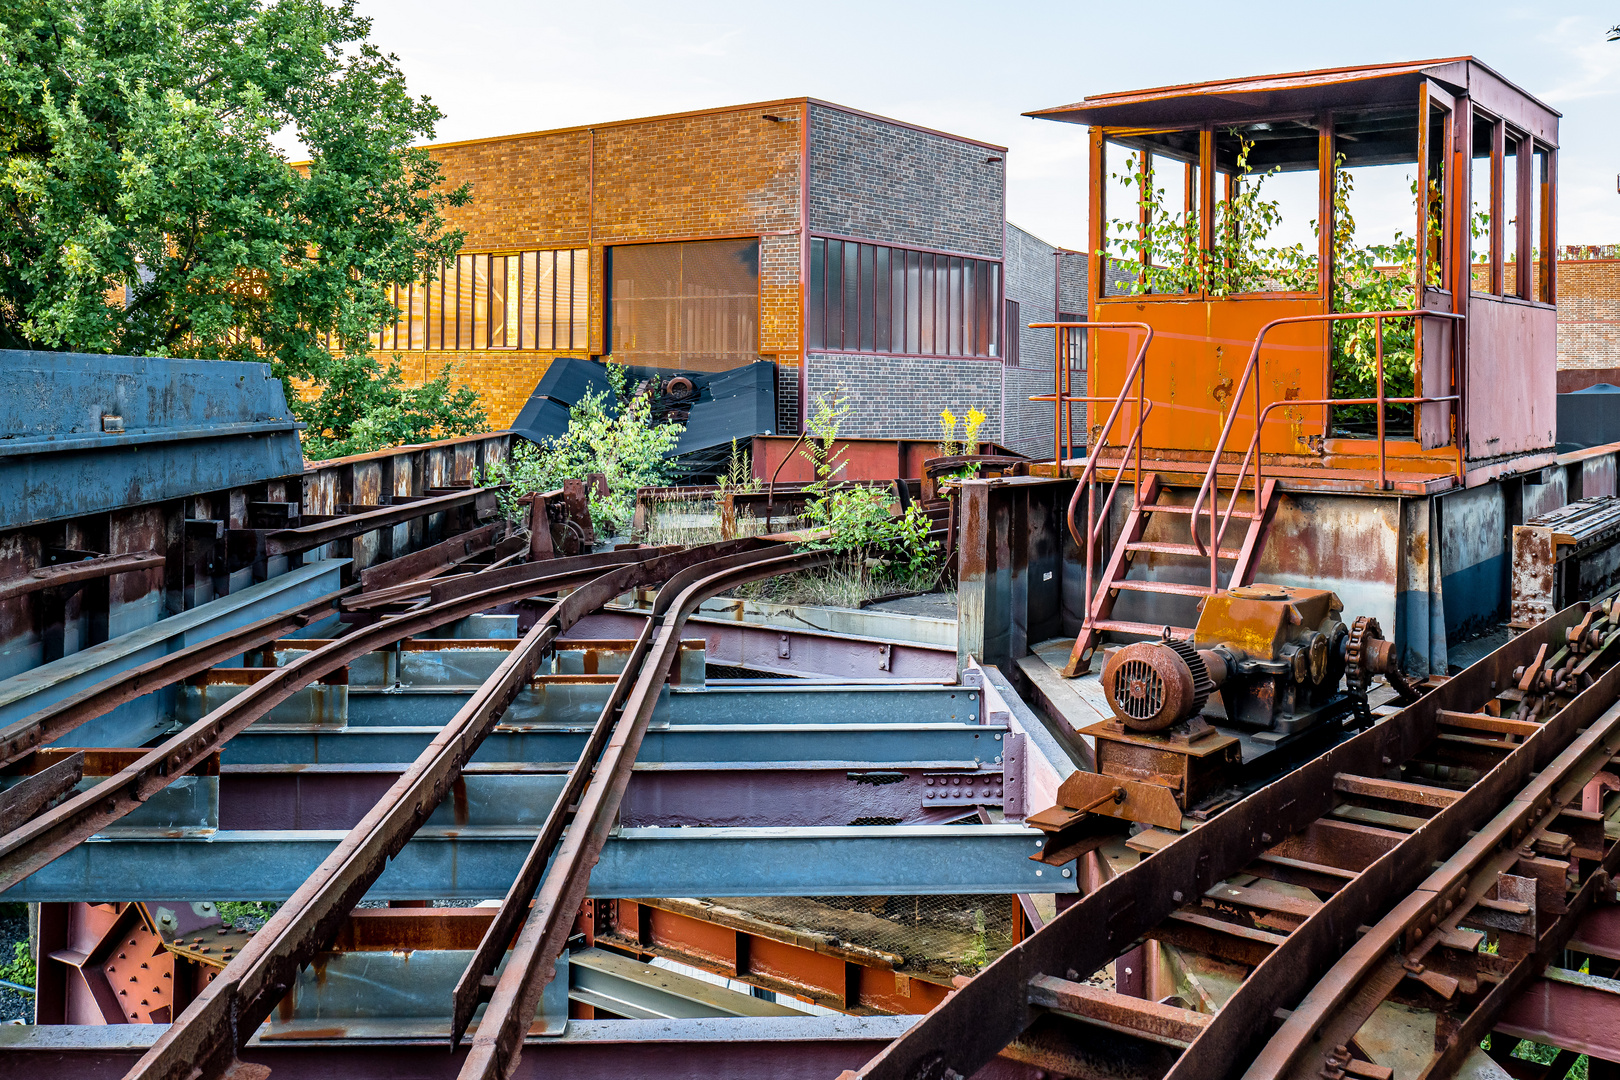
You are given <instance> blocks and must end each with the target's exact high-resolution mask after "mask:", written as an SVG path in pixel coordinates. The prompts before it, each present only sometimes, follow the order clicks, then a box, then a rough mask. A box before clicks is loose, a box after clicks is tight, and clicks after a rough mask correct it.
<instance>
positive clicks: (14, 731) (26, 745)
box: [0, 585, 359, 766]
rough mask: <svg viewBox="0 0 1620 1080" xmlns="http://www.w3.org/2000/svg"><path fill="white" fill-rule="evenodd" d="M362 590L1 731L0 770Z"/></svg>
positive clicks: (250, 628)
mask: <svg viewBox="0 0 1620 1080" xmlns="http://www.w3.org/2000/svg"><path fill="white" fill-rule="evenodd" d="M357 589H359V586H358V585H351V586H349V587H348V588H346V589H340V590H338V591H337V592H333V593H327V594H326V595H325V596H321V597H317V598H316V599H314V600H311V601H309V602H308V603H305V604H301V605H298V606H296V607H291V608H288V609H287V610H285V611H281V612H278V613H277V614H275V615H271V616H269V617H267V618H263V619H259V620H257V621H256V622H250V623H248V624H247V625H245V626H239V627H237V628H236V629H234V630H227V631H225V632H224V633H222V634H215V635H214V636H213V637H211V638H208V639H207V640H206V641H199V642H197V643H196V644H195V645H188V646H186V647H185V648H183V649H179V650H176V651H175V652H172V653H169V654H167V655H165V656H160V657H158V658H157V659H156V660H150V661H148V662H147V663H144V664H141V665H140V666H138V667H133V668H130V669H129V670H127V671H123V672H120V673H119V674H117V675H115V676H113V677H112V678H110V679H107V680H105V681H103V682H100V683H97V684H96V685H95V686H91V687H88V688H87V689H84V690H81V691H79V692H78V693H77V694H73V695H72V696H70V697H66V698H63V699H62V700H61V701H58V702H55V703H53V704H51V705H49V706H47V707H45V708H43V709H41V710H39V711H38V712H36V713H32V714H30V715H28V716H25V717H23V718H22V719H21V720H18V721H16V722H15V723H13V724H9V725H7V726H6V727H4V728H0V766H4V765H9V764H11V763H12V762H14V761H17V760H18V759H20V758H23V757H26V756H27V755H28V754H30V753H32V752H33V751H34V750H36V749H38V748H39V747H42V746H49V745H50V744H51V743H53V742H55V741H56V740H57V739H60V738H61V737H62V736H63V735H66V734H67V733H68V732H70V731H72V730H73V729H74V728H77V727H79V726H80V725H81V724H84V723H87V722H88V721H91V720H94V719H95V718H96V717H98V716H105V715H106V714H107V713H110V712H112V711H113V710H114V709H116V708H118V706H120V705H123V704H126V703H128V702H131V701H134V700H135V699H136V698H139V697H144V696H146V695H147V694H150V693H152V692H153V691H154V690H161V689H162V688H163V687H165V686H168V685H170V684H171V683H175V682H178V681H180V680H181V679H184V678H186V677H187V676H190V675H195V674H197V673H198V672H201V671H207V670H208V669H209V668H211V667H214V666H216V665H218V664H220V663H223V662H224V661H226V660H230V659H232V658H234V657H237V656H240V655H242V653H244V652H249V651H251V650H253V649H256V648H258V647H259V646H261V645H266V644H268V643H270V642H272V641H274V640H276V639H277V638H281V637H285V636H286V635H287V634H289V633H291V632H292V631H294V630H301V629H303V628H304V627H306V626H308V625H309V624H310V623H312V622H314V621H316V619H317V618H319V617H320V616H322V615H323V614H329V613H332V612H335V611H336V610H337V603H338V600H339V599H341V598H342V597H345V596H348V595H350V594H351V593H353V592H355V591H356V590H357Z"/></svg>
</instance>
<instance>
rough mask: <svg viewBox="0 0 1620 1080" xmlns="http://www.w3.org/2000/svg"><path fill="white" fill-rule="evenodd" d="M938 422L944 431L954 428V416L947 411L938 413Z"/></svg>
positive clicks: (942, 410) (943, 410)
mask: <svg viewBox="0 0 1620 1080" xmlns="http://www.w3.org/2000/svg"><path fill="white" fill-rule="evenodd" d="M939 422H940V423H941V424H944V425H945V429H946V430H947V431H949V430H950V429H951V428H954V427H955V426H956V414H955V413H953V412H951V410H949V409H941V410H940V411H939Z"/></svg>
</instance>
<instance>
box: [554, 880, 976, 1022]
mask: <svg viewBox="0 0 1620 1080" xmlns="http://www.w3.org/2000/svg"><path fill="white" fill-rule="evenodd" d="M585 908H586V912H587V915H589V916H590V917H591V920H592V924H593V926H594V928H595V934H596V940H597V941H598V942H607V943H609V944H612V945H614V946H617V947H619V948H623V949H630V950H634V951H636V952H638V953H641V954H643V955H650V956H661V957H665V958H667V959H670V960H677V961H679V962H681V963H683V964H690V965H692V966H693V967H697V968H702V969H703V970H705V971H711V972H713V973H714V974H716V975H722V976H725V977H727V978H733V979H743V980H746V981H747V982H749V983H752V984H754V985H756V986H762V987H764V988H765V989H767V990H775V991H778V992H781V993H787V994H795V995H798V996H801V997H808V998H810V999H811V1000H813V1001H815V1002H816V1003H817V1004H818V1005H823V1006H826V1007H827V1008H830V1009H839V1010H844V1011H849V1010H853V1009H860V1010H862V1011H867V1010H870V1011H874V1012H880V1013H891V1014H906V1013H925V1012H927V1011H928V1010H929V1009H932V1008H933V1007H934V1006H935V1005H938V1004H939V1003H940V1002H941V1001H943V1000H945V995H946V994H948V993H949V992H950V990H951V987H950V984H949V983H948V982H946V981H944V980H943V978H942V977H939V976H935V975H932V974H931V975H928V976H919V975H916V974H911V973H908V972H906V971H901V970H899V969H900V968H902V967H904V966H905V963H906V958H905V957H903V956H899V955H897V954H895V953H890V952H885V951H883V950H881V949H874V948H868V947H865V946H861V945H854V944H851V943H850V942H847V941H841V940H839V939H838V938H836V937H834V936H832V935H830V934H826V933H817V932H814V931H811V930H807V929H805V928H803V927H798V926H794V927H788V926H782V925H778V924H776V923H773V922H771V921H769V920H767V919H763V918H760V917H758V916H756V915H752V914H750V913H749V912H746V911H740V910H737V909H735V908H731V907H727V906H726V905H725V904H724V903H723V902H711V901H705V900H680V899H673V900H672V899H660V900H587V901H585Z"/></svg>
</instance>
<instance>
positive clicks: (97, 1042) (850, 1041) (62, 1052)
mask: <svg viewBox="0 0 1620 1080" xmlns="http://www.w3.org/2000/svg"><path fill="white" fill-rule="evenodd" d="M919 1019H920V1017H916V1016H802V1017H801V1016H782V1017H729V1016H728V1017H708V1018H704V1019H699V1020H571V1021H569V1023H568V1034H566V1035H564V1036H562V1037H561V1038H547V1037H544V1036H540V1037H536V1036H533V1035H531V1036H530V1037H529V1038H528V1039H526V1040H525V1041H524V1045H523V1057H522V1058H521V1059H520V1060H519V1061H518V1064H517V1068H516V1069H515V1071H514V1072H513V1074H512V1076H513V1080H542V1078H545V1080H550V1078H552V1077H558V1076H566V1077H568V1078H569V1080H624V1078H625V1077H645V1076H656V1077H658V1078H659V1080H713V1078H715V1077H727V1076H769V1077H772V1078H773V1080H827V1078H828V1077H831V1076H836V1075H838V1073H839V1072H840V1071H841V1070H844V1069H858V1068H860V1067H861V1066H862V1065H864V1064H865V1063H866V1062H867V1061H869V1060H870V1059H871V1057H872V1055H873V1054H876V1053H877V1052H878V1051H880V1050H882V1049H883V1048H884V1047H885V1046H887V1045H888V1044H889V1043H890V1042H892V1041H893V1040H894V1039H896V1038H899V1037H900V1036H901V1035H903V1034H905V1032H906V1031H907V1030H908V1029H909V1028H910V1027H911V1026H912V1025H913V1024H915V1023H916V1022H917V1021H918V1020H919ZM165 1030H166V1028H164V1026H163V1025H161V1024H103V1025H100V1026H97V1027H84V1026H76V1025H75V1026H68V1025H49V1024H47V1025H44V1026H40V1027H35V1026H32V1025H27V1026H23V1025H16V1026H13V1025H0V1074H3V1075H6V1076H72V1077H76V1078H81V1080H103V1078H105V1080H118V1078H119V1077H122V1076H123V1075H124V1074H125V1073H126V1072H127V1071H128V1070H129V1068H130V1067H131V1066H132V1065H134V1064H135V1062H136V1060H137V1059H138V1058H139V1057H140V1056H141V1055H142V1054H143V1053H145V1052H146V1050H147V1049H148V1048H150V1047H151V1045H152V1043H153V1042H155V1041H156V1040H157V1038H158V1036H159V1035H160V1034H162V1033H163V1031H165ZM329 1034H330V1033H328V1035H329ZM466 1055H467V1051H466V1046H465V1044H463V1047H462V1049H460V1050H455V1051H447V1050H446V1047H445V1044H444V1043H443V1042H440V1043H439V1044H437V1045H436V1046H435V1047H434V1048H433V1049H431V1050H428V1051H426V1052H424V1048H423V1047H422V1046H420V1045H412V1044H410V1043H396V1044H393V1045H386V1044H381V1045H380V1044H378V1043H377V1042H375V1041H370V1040H366V1039H363V1038H356V1039H353V1040H345V1039H342V1038H331V1037H326V1038H315V1037H311V1038H310V1039H308V1040H299V1041H297V1042H280V1041H278V1040H275V1039H265V1038H262V1037H261V1036H260V1035H255V1036H254V1037H253V1038H252V1039H251V1040H249V1042H248V1045H247V1047H246V1048H245V1049H244V1050H243V1051H242V1059H243V1060H244V1061H250V1062H258V1063H261V1064H265V1065H268V1066H269V1067H270V1068H271V1070H272V1073H273V1075H274V1076H275V1078H276V1080H331V1077H334V1076H341V1077H344V1078H346V1080H385V1078H386V1080H398V1078H399V1077H405V1076H408V1077H412V1078H413V1080H455V1077H456V1076H457V1074H458V1073H459V1071H460V1069H461V1065H462V1063H463V1061H464V1060H465V1058H466ZM1037 1075H1041V1074H1039V1073H1037V1072H1036V1071H1035V1070H1034V1069H1033V1068H1028V1069H1026V1068H1024V1067H1021V1066H1014V1065H1012V1064H1010V1063H1008V1064H1007V1066H1006V1067H1005V1068H1001V1069H1000V1070H999V1071H997V1072H996V1073H995V1076H997V1077H999V1078H1003V1080H1013V1078H1017V1080H1024V1078H1029V1077H1034V1076H1037Z"/></svg>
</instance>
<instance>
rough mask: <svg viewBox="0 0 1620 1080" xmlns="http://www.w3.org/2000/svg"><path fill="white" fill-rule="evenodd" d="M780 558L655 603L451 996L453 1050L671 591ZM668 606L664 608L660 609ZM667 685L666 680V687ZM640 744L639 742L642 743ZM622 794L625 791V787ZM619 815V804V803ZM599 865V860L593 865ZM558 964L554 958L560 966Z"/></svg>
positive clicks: (578, 795)
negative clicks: (537, 833)
mask: <svg viewBox="0 0 1620 1080" xmlns="http://www.w3.org/2000/svg"><path fill="white" fill-rule="evenodd" d="M775 558H780V553H779V552H778V551H776V550H775V549H772V548H755V549H752V550H748V551H742V552H738V553H736V554H734V555H730V556H726V557H722V558H718V559H711V560H709V561H707V562H703V563H699V564H697V565H696V566H690V567H687V568H686V569H684V570H682V571H680V572H679V573H677V574H675V575H673V576H672V577H671V578H670V579H669V580H668V581H667V582H666V583H665V584H664V587H663V588H662V589H661V590H660V591H659V594H658V597H657V599H656V600H655V601H654V603H653V609H652V611H651V612H650V617H648V618H646V619H645V621H644V623H643V626H642V630H641V633H640V634H639V635H638V636H637V638H636V640H635V643H634V644H633V645H632V646H631V650H630V655H629V656H628V657H627V658H626V659H625V664H624V668H623V669H622V670H621V671H620V673H619V677H618V678H617V679H615V680H614V683H613V689H612V691H611V692H610V693H609V694H608V699H607V701H606V703H605V704H604V705H603V706H602V711H601V713H600V714H599V715H598V716H597V718H596V723H595V725H594V726H593V727H592V729H591V734H590V736H589V737H588V738H587V739H586V741H585V747H584V749H582V750H581V751H580V754H579V759H578V760H577V761H576V762H575V763H574V765H573V767H572V768H571V769H569V771H568V778H567V780H566V781H565V782H564V785H563V790H562V793H561V794H560V795H558V796H557V801H556V802H555V803H553V804H552V808H551V811H550V812H549V813H548V814H547V815H546V820H545V823H544V824H543V825H542V826H541V829H540V833H539V835H537V836H536V837H535V840H534V845H533V846H532V847H531V848H530V849H529V853H528V855H527V856H526V857H525V858H524V860H523V866H522V867H521V868H520V869H519V871H518V875H517V877H516V879H514V881H513V883H512V886H511V888H510V889H508V890H507V892H506V896H505V898H504V899H503V900H502V902H501V906H500V909H499V911H497V912H496V915H495V918H494V919H493V920H492V921H491V923H490V925H489V927H488V929H487V930H486V931H485V932H484V936H483V938H482V939H481V940H480V941H479V944H478V948H477V949H476V950H475V951H474V953H473V956H472V959H471V960H469V961H468V964H467V967H466V970H465V971H463V972H462V975H461V978H460V979H459V980H458V981H457V982H456V987H455V990H454V992H453V993H452V995H451V1001H452V1009H451V1016H452V1019H451V1023H450V1044H451V1046H452V1047H456V1046H459V1045H461V1037H462V1035H463V1033H465V1032H466V1030H467V1025H468V1024H469V1023H471V1022H472V1017H473V1013H474V1012H475V1011H476V1010H477V1008H478V1006H479V1005H480V1004H482V1003H483V1002H484V1001H486V1000H488V999H489V992H490V991H492V990H493V989H494V984H493V982H491V983H487V984H486V982H485V980H486V979H487V978H489V977H490V976H491V975H492V974H493V973H494V971H495V969H496V967H497V966H499V964H500V962H501V958H502V956H504V955H505V953H506V949H507V946H508V945H509V944H510V943H511V941H512V938H513V935H515V934H516V933H517V932H518V929H519V927H520V926H521V925H522V923H523V920H524V918H525V916H527V914H528V912H529V902H530V900H532V899H533V898H534V894H535V890H536V889H537V888H539V886H540V877H541V874H543V873H544V872H545V869H546V865H547V864H548V863H549V862H550V861H551V855H552V852H553V850H554V849H555V848H556V846H557V842H558V841H559V840H560V839H562V836H563V830H564V829H565V828H566V827H567V826H568V825H569V823H570V822H571V821H573V820H577V818H576V817H575V815H574V814H573V813H572V812H571V811H570V809H569V808H570V807H572V806H575V805H579V806H583V805H584V800H583V798H582V796H584V795H585V791H586V787H587V785H588V784H590V783H592V782H595V781H596V778H597V777H600V776H602V774H601V773H600V772H599V771H598V770H597V769H596V763H597V759H598V758H600V757H601V756H602V751H603V749H604V748H605V747H606V745H607V741H608V737H609V736H610V735H611V734H612V733H613V731H614V720H615V718H616V717H617V715H618V712H619V709H620V708H621V707H622V706H623V705H624V703H625V701H626V699H628V698H629V696H630V693H631V691H632V690H633V689H634V688H635V686H636V681H637V678H638V677H639V676H640V674H641V670H642V666H643V663H644V661H645V660H646V658H647V653H648V649H649V647H650V646H651V644H652V635H653V631H654V629H655V628H656V627H657V626H658V624H659V623H660V622H661V621H662V617H663V613H664V609H665V606H667V601H666V598H667V596H668V595H670V594H671V590H676V591H679V590H680V589H682V588H684V587H685V586H686V585H688V584H690V583H691V582H692V581H694V580H697V579H698V578H699V577H702V576H705V575H706V574H710V573H713V572H715V571H718V570H721V569H725V568H730V567H735V566H747V565H749V564H751V563H757V562H759V561H761V560H763V559H775ZM660 605H664V606H660ZM665 667H666V674H667V667H668V665H665ZM661 681H662V680H660V682H661ZM638 743H639V737H638ZM620 790H621V792H622V790H623V789H622V787H621V789H620ZM614 805H615V809H617V800H615V804H614ZM591 861H592V863H593V864H594V862H595V860H594V859H592V860H591ZM555 959H556V958H555V957H552V960H553V961H554V960H555Z"/></svg>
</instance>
